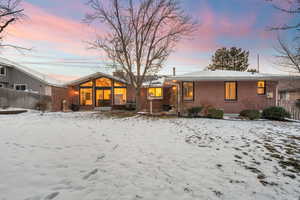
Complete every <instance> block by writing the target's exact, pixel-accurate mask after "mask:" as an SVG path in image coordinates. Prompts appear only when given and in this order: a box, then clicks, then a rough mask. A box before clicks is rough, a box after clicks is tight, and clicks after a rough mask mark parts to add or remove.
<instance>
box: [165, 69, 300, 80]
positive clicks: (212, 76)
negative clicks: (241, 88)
mask: <svg viewBox="0 0 300 200" xmlns="http://www.w3.org/2000/svg"><path fill="white" fill-rule="evenodd" d="M291 77H294V78H295V79H300V76H290V75H282V74H266V73H252V72H240V71H226V70H216V71H197V72H192V73H188V74H184V75H179V76H169V77H167V78H166V80H168V81H171V80H178V81H242V80H245V81H246V80H285V79H290V78H291Z"/></svg>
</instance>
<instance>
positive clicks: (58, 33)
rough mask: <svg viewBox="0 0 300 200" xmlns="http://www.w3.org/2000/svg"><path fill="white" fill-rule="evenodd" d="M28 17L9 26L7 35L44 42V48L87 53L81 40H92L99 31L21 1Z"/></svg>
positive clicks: (81, 53) (34, 41)
mask: <svg viewBox="0 0 300 200" xmlns="http://www.w3.org/2000/svg"><path fill="white" fill-rule="evenodd" d="M23 7H24V9H25V11H26V15H27V16H28V17H29V19H25V20H23V21H22V22H21V23H18V24H15V25H14V26H11V27H10V28H9V30H8V36H9V37H12V38H17V39H19V40H29V41H32V42H33V45H34V43H39V44H40V43H44V48H46V47H47V46H46V45H49V48H56V49H58V50H61V51H64V52H66V53H72V54H80V55H87V54H88V52H87V50H86V46H87V45H86V44H85V43H84V42H83V41H88V40H92V39H93V38H94V37H95V34H96V33H100V34H101V31H100V30H99V29H98V30H97V29H95V28H92V27H91V26H88V25H86V24H82V23H80V22H78V21H74V20H71V19H66V18H63V17H58V16H55V15H52V14H50V13H48V12H46V11H44V10H43V9H42V8H39V7H37V6H34V5H32V4H30V3H26V2H24V3H23Z"/></svg>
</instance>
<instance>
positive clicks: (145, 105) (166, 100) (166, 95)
mask: <svg viewBox="0 0 300 200" xmlns="http://www.w3.org/2000/svg"><path fill="white" fill-rule="evenodd" d="M147 90H148V88H143V89H142V92H141V108H142V110H143V111H149V110H150V102H151V101H152V111H153V112H161V111H163V105H171V102H170V97H171V92H172V88H171V87H164V88H163V97H162V98H161V99H153V100H150V99H149V98H148V91H147Z"/></svg>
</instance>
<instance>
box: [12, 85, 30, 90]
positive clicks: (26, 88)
mask: <svg viewBox="0 0 300 200" xmlns="http://www.w3.org/2000/svg"><path fill="white" fill-rule="evenodd" d="M23 85H24V86H25V90H17V88H16V87H17V86H23ZM14 89H15V90H16V91H27V90H28V87H27V84H22V83H18V84H14Z"/></svg>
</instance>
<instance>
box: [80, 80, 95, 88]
mask: <svg viewBox="0 0 300 200" xmlns="http://www.w3.org/2000/svg"><path fill="white" fill-rule="evenodd" d="M80 87H93V81H88V82H86V83H82V84H81V85H80Z"/></svg>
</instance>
